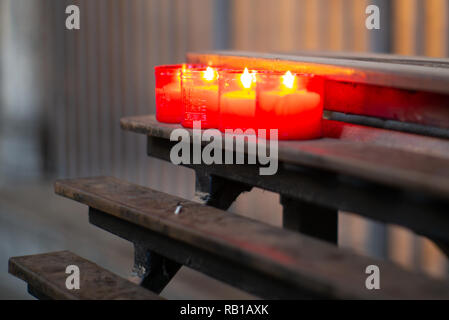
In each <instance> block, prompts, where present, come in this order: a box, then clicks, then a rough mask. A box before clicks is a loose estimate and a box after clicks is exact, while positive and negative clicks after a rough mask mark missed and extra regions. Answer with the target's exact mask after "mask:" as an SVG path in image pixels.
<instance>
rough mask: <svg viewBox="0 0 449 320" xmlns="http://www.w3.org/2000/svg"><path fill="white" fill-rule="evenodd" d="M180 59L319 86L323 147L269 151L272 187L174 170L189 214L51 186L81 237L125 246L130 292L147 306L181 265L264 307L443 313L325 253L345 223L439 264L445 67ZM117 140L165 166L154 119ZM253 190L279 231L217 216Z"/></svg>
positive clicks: (90, 188) (232, 172)
mask: <svg viewBox="0 0 449 320" xmlns="http://www.w3.org/2000/svg"><path fill="white" fill-rule="evenodd" d="M188 59H189V62H195V63H214V64H216V65H222V66H225V67H230V68H235V67H237V68H244V67H249V68H276V69H278V70H291V71H296V72H312V73H315V74H318V75H322V76H325V77H326V86H327V90H326V95H325V109H326V110H325V119H324V120H323V126H324V138H323V139H319V140H313V141H280V142H279V154H278V160H279V170H278V172H277V173H276V174H275V175H273V176H261V175H259V167H260V166H259V165H204V164H186V165H185V166H187V167H189V168H191V169H193V170H194V171H195V174H196V186H195V188H196V199H197V202H192V201H188V200H185V199H180V198H177V197H173V196H170V195H167V194H164V193H161V192H157V191H154V190H151V189H148V188H144V187H141V186H137V185H133V184H130V183H126V182H122V181H119V180H117V179H114V178H108V177H98V178H86V179H75V180H63V181H58V182H56V183H55V191H56V193H58V194H60V195H63V196H66V197H68V198H71V199H73V200H76V201H79V202H81V203H84V204H86V205H88V206H89V220H90V222H91V223H92V224H94V225H96V226H98V227H100V228H102V229H104V230H107V231H109V232H111V233H114V234H116V235H118V236H120V237H122V238H124V239H127V240H129V241H131V242H132V243H133V244H134V247H135V262H134V263H135V269H134V270H135V271H136V272H137V273H138V275H139V276H141V277H142V283H141V286H142V287H144V288H147V289H149V290H151V291H152V292H155V293H156V294H157V293H160V292H161V291H162V290H163V288H164V287H165V286H166V285H167V283H168V282H169V281H170V280H171V279H172V277H173V276H174V275H175V274H176V272H177V271H178V270H179V268H181V266H183V265H184V266H188V267H191V268H193V269H196V270H198V271H200V272H203V273H205V274H207V275H210V276H212V277H214V278H217V279H219V280H222V281H224V282H227V283H229V284H231V285H233V286H236V287H238V288H241V289H243V290H245V291H248V292H250V293H253V294H255V295H258V296H260V297H263V298H287V299H293V298H333V299H345V298H360V299H432V298H436V299H449V291H448V290H449V285H448V283H447V281H437V280H434V279H430V278H428V277H425V276H423V275H417V274H413V273H410V272H408V271H405V270H403V269H401V268H399V267H398V266H395V265H394V264H392V263H389V262H386V261H380V260H374V259H371V258H367V257H362V256H360V255H357V254H355V253H353V252H351V251H348V250H344V249H340V248H338V246H337V245H338V212H339V211H347V212H352V213H356V214H359V215H361V216H364V217H367V218H370V219H374V220H377V221H379V222H382V223H391V224H397V225H401V226H404V227H406V228H409V229H410V230H412V231H413V232H415V233H417V234H420V235H423V236H426V237H428V238H429V239H431V240H433V241H434V242H435V243H436V244H437V245H438V246H439V247H440V248H441V249H442V250H443V252H445V253H446V254H449V215H448V214H447V208H448V207H449V169H448V168H449V166H448V163H449V140H447V138H449V109H448V105H449V67H448V66H449V61H446V60H444V61H443V60H432V59H405V60H401V59H399V58H398V57H389V56H382V57H378V56H370V57H356V56H353V57H352V58H351V57H347V58H345V57H342V56H340V57H338V56H337V57H332V58H330V57H328V56H323V57H304V56H285V55H276V56H273V55H260V54H259V55H258V54H252V53H239V52H215V53H194V54H189V55H188ZM121 127H122V129H124V130H126V131H131V132H136V133H139V134H143V135H145V136H146V137H147V153H148V155H149V156H151V157H156V158H159V159H162V160H166V161H170V157H169V155H170V150H171V147H172V146H173V145H174V144H175V143H176V142H173V141H170V139H169V138H170V135H171V133H172V132H173V130H175V129H178V128H181V126H180V125H170V124H163V123H159V122H157V121H156V119H155V117H154V115H145V116H137V117H126V118H123V119H121ZM189 132H190V134H192V132H191V131H189ZM191 143H192V141H191ZM253 187H259V188H262V189H265V190H270V191H273V192H276V193H278V194H279V195H280V201H281V204H282V206H283V229H282V228H276V227H272V226H268V225H266V224H263V223H261V222H257V221H254V220H251V219H247V218H244V217H241V216H238V215H235V214H231V213H227V212H225V211H224V210H226V209H228V208H229V207H230V205H231V204H232V203H233V201H234V200H235V199H236V198H237V197H238V196H239V195H240V194H241V193H243V192H247V191H250V190H251V189H252V188H253ZM180 208H181V210H180V212H178V211H179V209H180ZM177 213H178V214H177ZM369 265H376V266H378V267H379V268H380V272H381V276H380V281H381V289H380V290H368V289H367V288H366V287H365V280H366V278H367V277H368V275H367V274H366V273H365V270H366V267H368V266H369Z"/></svg>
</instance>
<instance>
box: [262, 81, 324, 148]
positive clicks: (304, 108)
mask: <svg viewBox="0 0 449 320" xmlns="http://www.w3.org/2000/svg"><path fill="white" fill-rule="evenodd" d="M256 81H257V107H256V119H257V128H258V129H266V132H267V137H268V138H269V132H270V131H269V130H270V129H277V130H278V139H280V140H306V139H316V138H320V137H321V136H322V132H321V131H322V117H323V95H324V80H323V78H321V77H317V76H314V75H306V74H292V73H290V72H287V73H274V72H268V73H259V74H257V76H256Z"/></svg>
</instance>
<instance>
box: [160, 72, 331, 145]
mask: <svg viewBox="0 0 449 320" xmlns="http://www.w3.org/2000/svg"><path fill="white" fill-rule="evenodd" d="M155 76H156V119H157V120H158V121H160V122H165V123H180V124H182V126H184V127H186V128H192V126H193V122H194V121H200V123H201V128H202V129H207V128H217V129H219V130H220V131H222V132H225V130H226V129H233V130H235V129H242V130H244V131H245V130H247V129H254V130H255V132H256V133H257V132H258V130H259V129H266V130H267V131H266V132H267V136H268V137H269V130H270V129H277V130H278V138H279V139H280V140H305V139H316V138H319V137H321V134H322V133H321V122H322V115H323V93H324V81H323V79H322V78H320V77H316V76H313V75H306V74H292V73H291V72H290V71H287V72H274V71H255V70H254V71H253V70H251V71H249V70H248V69H247V68H245V69H244V70H229V69H223V68H216V67H211V66H198V65H189V64H183V65H168V66H158V67H156V68H155Z"/></svg>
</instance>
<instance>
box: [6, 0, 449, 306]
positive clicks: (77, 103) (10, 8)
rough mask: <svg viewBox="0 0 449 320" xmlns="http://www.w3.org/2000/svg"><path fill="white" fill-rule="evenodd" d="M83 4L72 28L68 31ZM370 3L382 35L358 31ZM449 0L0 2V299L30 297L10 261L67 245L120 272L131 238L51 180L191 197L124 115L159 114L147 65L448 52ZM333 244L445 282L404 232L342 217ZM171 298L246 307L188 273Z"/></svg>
mask: <svg viewBox="0 0 449 320" xmlns="http://www.w3.org/2000/svg"><path fill="white" fill-rule="evenodd" d="M71 4H75V5H78V6H79V8H80V11H81V29H80V30H72V31H69V30H67V29H66V28H65V19H66V17H67V15H66V14H65V8H66V6H68V5H71ZM369 4H375V5H378V6H379V8H380V10H381V29H380V30H373V31H369V30H367V29H366V28H365V19H366V14H365V8H366V7H367V6H368V5H369ZM448 15H449V0H378V1H373V0H371V1H368V0H229V1H227V0H132V1H125V0H78V1H76V0H70V1H69V0H0V298H3V299H16V298H19V299H26V298H30V296H29V295H28V294H27V293H26V286H25V284H24V283H23V282H21V281H19V280H17V279H15V278H13V277H11V276H9V275H8V274H7V260H8V258H9V257H10V256H17V255H25V254H33V253H40V252H46V251H51V250H62V249H69V250H72V251H74V252H75V253H77V254H80V255H81V256H84V257H86V258H88V259H90V260H93V261H95V262H97V263H99V264H101V265H102V266H104V267H106V268H109V269H110V270H111V271H114V272H116V273H118V274H120V275H122V276H125V277H126V276H129V273H130V270H131V267H132V258H133V248H132V246H131V244H130V243H127V242H126V241H123V240H121V239H118V238H116V237H114V236H112V235H110V234H107V233H106V232H104V231H102V230H100V229H97V228H95V227H93V226H90V225H89V223H88V220H87V208H86V207H85V206H82V205H78V204H76V203H74V202H73V201H69V200H65V199H62V198H59V197H57V196H55V195H54V194H53V190H52V181H53V180H54V179H56V178H66V177H81V176H89V175H113V176H116V177H118V178H121V179H125V180H128V181H131V182H135V183H138V184H141V185H145V186H150V187H152V188H155V189H157V190H161V191H164V192H169V193H172V194H176V195H179V196H182V197H187V198H191V197H192V196H193V192H194V191H193V188H194V174H193V172H192V171H190V170H189V169H186V168H180V167H175V166H173V165H171V164H169V163H165V162H162V161H159V160H156V159H151V158H149V157H147V156H146V154H145V151H146V144H145V138H144V137H143V136H141V135H136V134H131V133H124V132H122V131H121V130H120V128H119V119H120V117H123V116H130V115H142V114H148V113H153V112H154V92H153V88H154V78H153V67H154V66H155V65H159V64H168V63H176V62H182V61H183V60H184V59H185V54H186V52H188V51H202V50H220V49H232V50H246V51H261V52H271V53H275V52H289V53H294V52H298V51H305V50H314V51H346V52H357V53H362V54H363V53H366V52H378V53H395V54H403V55H424V56H431V57H447V56H448V54H449V25H448ZM231 210H232V211H234V212H237V213H240V214H244V215H247V216H250V217H254V218H257V219H261V220H263V221H266V222H268V223H271V224H274V225H280V224H281V219H282V218H281V206H280V204H279V196H278V195H277V194H273V193H270V192H266V191H262V190H253V191H252V192H251V193H248V194H245V195H243V196H241V197H240V198H239V199H238V201H237V202H236V203H235V204H234V205H233V207H232V208H231ZM339 228H340V230H339V236H340V243H339V245H340V246H344V247H350V248H353V249H354V250H356V251H358V252H360V253H362V254H366V255H370V256H375V257H379V258H382V259H390V260H393V261H395V262H397V263H399V264H401V265H402V266H404V267H405V268H408V269H412V270H415V271H417V272H423V273H427V274H429V275H431V276H433V277H447V274H448V262H447V260H446V258H444V256H443V255H442V254H441V253H440V252H439V251H438V249H437V248H436V247H435V246H434V245H433V244H432V243H431V242H430V241H428V240H426V239H424V238H422V237H417V236H415V235H413V234H412V233H410V232H408V231H407V230H405V229H402V228H400V227H397V226H392V225H388V226H386V225H381V224H377V223H374V222H372V221H368V220H366V219H363V218H360V217H358V216H357V215H354V214H351V213H345V212H342V213H340V227H339ZM162 295H163V296H165V297H167V298H181V297H183V298H192V299H196V298H198V299H201V298H202V299H204V298H210V299H214V298H236V299H237V298H247V297H249V296H247V295H245V294H244V293H242V292H240V291H238V290H235V289H232V288H230V287H228V286H226V285H224V284H222V283H219V282H217V281H214V280H212V279H210V278H207V277H205V276H203V275H200V274H198V273H196V272H194V271H192V270H189V269H187V268H183V269H182V270H181V272H180V273H179V274H178V275H177V276H176V278H175V279H174V281H173V282H172V283H171V284H170V285H169V286H168V287H167V288H166V289H165V290H164V292H163V294H162Z"/></svg>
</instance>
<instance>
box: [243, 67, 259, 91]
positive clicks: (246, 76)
mask: <svg viewBox="0 0 449 320" xmlns="http://www.w3.org/2000/svg"><path fill="white" fill-rule="evenodd" d="M240 82H241V83H242V85H243V87H244V88H245V89H250V88H251V85H252V83H253V82H256V75H255V74H254V73H252V74H251V73H249V71H248V68H245V71H243V73H242V75H241V76H240Z"/></svg>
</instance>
